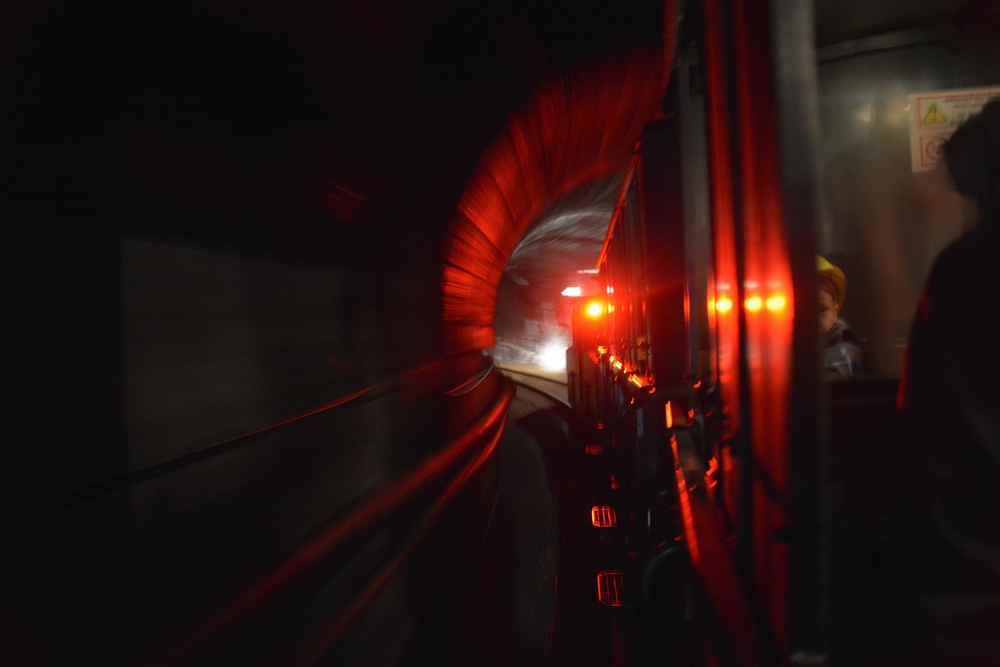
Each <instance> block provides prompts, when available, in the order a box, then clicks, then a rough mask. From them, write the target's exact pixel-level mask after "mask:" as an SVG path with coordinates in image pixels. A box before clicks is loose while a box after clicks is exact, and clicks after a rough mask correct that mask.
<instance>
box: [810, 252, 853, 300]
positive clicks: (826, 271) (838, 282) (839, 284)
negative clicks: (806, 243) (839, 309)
mask: <svg viewBox="0 0 1000 667" xmlns="http://www.w3.org/2000/svg"><path fill="white" fill-rule="evenodd" d="M816 271H817V272H818V274H819V277H820V278H825V279H826V280H829V281H830V284H831V285H833V287H834V289H835V290H836V294H834V295H833V296H834V298H835V299H836V300H837V303H839V304H841V305H843V303H844V299H845V298H846V297H847V276H846V275H845V274H844V272H843V271H841V270H840V267H838V266H837V265H836V264H834V263H832V262H831V261H830V260H828V259H827V258H826V257H823V256H822V255H816Z"/></svg>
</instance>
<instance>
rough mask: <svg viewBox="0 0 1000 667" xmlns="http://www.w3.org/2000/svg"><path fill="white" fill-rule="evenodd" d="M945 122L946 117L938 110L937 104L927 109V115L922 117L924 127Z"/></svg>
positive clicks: (946, 120)
mask: <svg viewBox="0 0 1000 667" xmlns="http://www.w3.org/2000/svg"><path fill="white" fill-rule="evenodd" d="M947 122H948V117H947V116H945V115H944V114H943V113H941V112H940V111H939V110H938V106H937V104H932V105H931V106H930V107H929V108H928V109H927V114H926V115H925V116H924V125H940V124H941V123H947Z"/></svg>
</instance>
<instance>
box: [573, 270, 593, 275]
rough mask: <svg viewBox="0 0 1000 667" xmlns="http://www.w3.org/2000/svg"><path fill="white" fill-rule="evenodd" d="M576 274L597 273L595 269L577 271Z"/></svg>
mask: <svg viewBox="0 0 1000 667" xmlns="http://www.w3.org/2000/svg"><path fill="white" fill-rule="evenodd" d="M577 273H586V274H588V275H594V274H595V273H597V269H579V270H578V271H577Z"/></svg>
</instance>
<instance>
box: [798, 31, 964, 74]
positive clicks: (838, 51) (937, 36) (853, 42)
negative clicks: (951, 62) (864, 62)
mask: <svg viewBox="0 0 1000 667" xmlns="http://www.w3.org/2000/svg"><path fill="white" fill-rule="evenodd" d="M957 34H958V31H957V30H956V29H955V28H954V26H951V25H935V26H927V27H922V28H910V29H908V30H894V31H893V32H886V33H883V34H881V35H871V36H870V37H861V38H859V39H849V40H846V41H843V42H837V43H836V44H830V45H828V46H824V47H823V48H821V49H819V50H817V51H816V56H817V60H819V63H820V64H821V65H825V64H826V63H831V62H834V61H837V60H843V59H845V58H853V57H855V56H863V55H866V54H869V53H878V52H880V51H892V50H894V49H905V48H907V47H910V46H918V45H920V44H934V43H936V42H943V41H945V40H947V39H949V38H952V37H954V36H956V35H957Z"/></svg>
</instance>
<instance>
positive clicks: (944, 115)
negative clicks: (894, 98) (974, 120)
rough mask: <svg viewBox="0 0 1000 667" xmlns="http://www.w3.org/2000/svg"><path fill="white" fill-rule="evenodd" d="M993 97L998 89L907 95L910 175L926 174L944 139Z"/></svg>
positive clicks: (998, 93) (943, 91)
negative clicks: (911, 172)
mask: <svg viewBox="0 0 1000 667" xmlns="http://www.w3.org/2000/svg"><path fill="white" fill-rule="evenodd" d="M994 97H1000V86H991V87H988V88H965V89H962V90H937V91H931V92H927V93H914V94H912V95H910V100H909V101H910V158H911V162H912V165H913V171H929V170H931V169H933V168H934V165H936V164H937V162H938V160H940V159H941V150H942V148H943V147H944V143H945V142H946V141H947V140H948V137H950V136H951V135H952V133H953V132H954V131H955V130H956V129H957V128H958V126H959V125H961V124H962V123H963V122H965V120H966V119H968V118H969V116H973V115H975V114H977V113H979V111H980V109H982V108H983V106H985V104H986V103H987V102H988V101H990V100H991V99H993V98H994Z"/></svg>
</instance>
